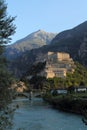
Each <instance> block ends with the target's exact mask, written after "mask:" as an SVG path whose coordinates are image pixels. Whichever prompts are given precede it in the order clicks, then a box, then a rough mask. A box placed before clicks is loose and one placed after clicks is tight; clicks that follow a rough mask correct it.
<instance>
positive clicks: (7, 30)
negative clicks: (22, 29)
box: [0, 0, 16, 106]
mask: <svg viewBox="0 0 87 130" xmlns="http://www.w3.org/2000/svg"><path fill="white" fill-rule="evenodd" d="M14 19H15V17H11V16H8V15H7V5H6V4H5V1H4V0H0V92H2V93H0V99H1V101H5V102H7V100H6V99H9V98H10V93H9V87H10V86H11V81H12V80H11V75H10V74H9V73H8V71H7V69H6V59H5V58H4V57H3V55H2V54H3V52H4V48H5V44H7V43H9V42H10V41H11V35H13V34H14V33H15V29H16V27H15V25H14V24H13V21H14ZM7 97H9V98H7ZM0 105H1V106H2V103H1V102H0Z"/></svg>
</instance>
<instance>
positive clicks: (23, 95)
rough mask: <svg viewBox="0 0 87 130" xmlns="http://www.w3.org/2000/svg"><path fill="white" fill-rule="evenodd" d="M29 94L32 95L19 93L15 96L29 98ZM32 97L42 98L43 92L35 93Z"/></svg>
mask: <svg viewBox="0 0 87 130" xmlns="http://www.w3.org/2000/svg"><path fill="white" fill-rule="evenodd" d="M29 94H30V93H27V92H20V93H19V92H18V93H16V95H15V96H18V97H26V98H29ZM32 96H33V97H41V96H42V92H34V93H33V94H32Z"/></svg>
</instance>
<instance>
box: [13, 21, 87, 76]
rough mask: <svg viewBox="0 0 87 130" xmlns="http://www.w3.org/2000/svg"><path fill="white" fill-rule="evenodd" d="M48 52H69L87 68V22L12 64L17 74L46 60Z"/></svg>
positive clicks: (27, 52)
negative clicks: (38, 60) (39, 60)
mask: <svg viewBox="0 0 87 130" xmlns="http://www.w3.org/2000/svg"><path fill="white" fill-rule="evenodd" d="M48 51H54V52H67V53H69V54H70V56H71V57H72V58H73V59H74V60H75V61H79V62H80V63H82V64H83V65H84V66H86V67H87V21H86V22H84V23H82V24H80V25H78V26H76V27H74V28H72V29H70V30H66V31H63V32H61V33H59V34H58V35H56V37H55V38H54V39H53V40H52V42H51V43H50V44H49V45H45V46H43V47H40V48H38V49H33V50H31V51H26V52H25V53H23V54H22V55H21V57H18V58H17V59H16V61H14V62H13V63H11V67H13V66H14V67H13V68H12V69H14V72H15V74H18V73H19V75H22V74H23V73H26V71H27V70H28V69H29V67H30V66H32V64H33V63H34V62H35V61H36V60H37V59H38V57H39V59H41V60H44V58H45V55H46V53H47V52H48Z"/></svg>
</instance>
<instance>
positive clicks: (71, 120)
mask: <svg viewBox="0 0 87 130" xmlns="http://www.w3.org/2000/svg"><path fill="white" fill-rule="evenodd" d="M13 104H15V105H16V104H18V105H19V108H17V109H16V111H15V112H14V114H13V118H12V120H13V126H12V128H11V130H87V126H86V125H85V124H84V123H83V122H82V117H81V116H79V115H75V114H69V113H64V112H60V111H58V110H55V109H53V108H52V107H51V106H50V105H49V104H48V103H46V102H44V101H43V100H42V99H40V98H35V99H33V100H32V101H29V100H28V99H23V98H19V99H16V100H14V101H13Z"/></svg>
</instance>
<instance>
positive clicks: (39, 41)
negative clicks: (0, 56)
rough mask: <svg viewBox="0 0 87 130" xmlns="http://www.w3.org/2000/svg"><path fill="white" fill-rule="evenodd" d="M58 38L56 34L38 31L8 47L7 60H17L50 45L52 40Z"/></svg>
mask: <svg viewBox="0 0 87 130" xmlns="http://www.w3.org/2000/svg"><path fill="white" fill-rule="evenodd" d="M55 36H56V33H55V34H54V33H48V32H45V31H43V30H38V31H36V32H33V33H31V34H29V35H28V36H26V37H25V38H23V39H21V40H18V41H17V42H15V43H14V44H12V45H8V46H7V47H6V51H5V54H6V56H7V58H9V59H11V58H15V57H17V56H19V55H21V54H22V53H23V52H25V51H29V50H31V49H35V48H39V47H41V46H44V45H48V44H50V42H51V40H52V39H53V38H54V37H55Z"/></svg>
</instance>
